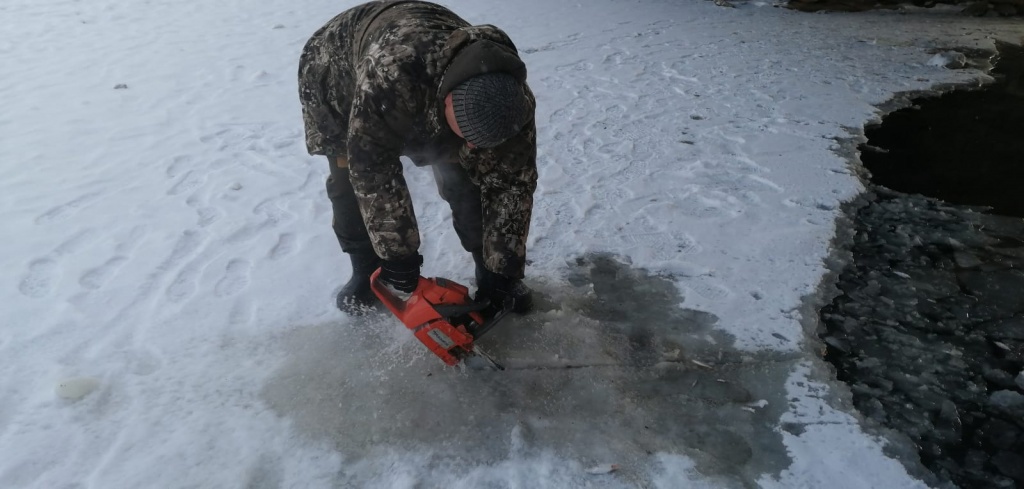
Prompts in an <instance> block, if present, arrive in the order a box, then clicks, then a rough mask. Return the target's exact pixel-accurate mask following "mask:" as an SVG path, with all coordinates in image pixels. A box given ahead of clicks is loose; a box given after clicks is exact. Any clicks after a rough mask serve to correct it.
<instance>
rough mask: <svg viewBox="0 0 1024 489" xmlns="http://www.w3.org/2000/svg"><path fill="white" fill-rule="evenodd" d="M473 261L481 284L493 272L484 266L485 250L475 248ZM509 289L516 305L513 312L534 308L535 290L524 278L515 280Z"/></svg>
mask: <svg viewBox="0 0 1024 489" xmlns="http://www.w3.org/2000/svg"><path fill="white" fill-rule="evenodd" d="M471 253H472V254H473V262H474V263H475V264H476V273H475V275H476V284H477V287H479V286H480V284H481V283H483V281H484V276H485V275H486V274H488V273H493V272H491V271H489V270H487V267H486V266H484V253H483V250H474V251H472V252H471ZM510 289H511V290H509V291H508V296H509V297H511V298H512V300H513V304H514V306H513V307H512V312H514V313H517V314H526V313H528V312H530V311H531V310H532V309H533V291H532V290H530V288H529V287H527V286H526V284H525V283H523V281H522V280H519V279H516V280H513V281H512V283H511V286H510Z"/></svg>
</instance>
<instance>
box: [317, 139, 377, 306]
mask: <svg viewBox="0 0 1024 489" xmlns="http://www.w3.org/2000/svg"><path fill="white" fill-rule="evenodd" d="M327 159H328V161H329V162H330V165H331V176H330V178H328V179H327V197H329V198H330V199H331V206H332V207H333V209H334V223H333V224H332V226H333V227H334V234H335V235H336V236H337V237H338V244H340V245H341V250H342V251H344V252H345V253H348V256H349V259H351V260H352V277H351V278H349V280H348V283H346V284H345V286H344V287H342V288H341V291H340V292H338V297H337V304H338V309H341V310H342V311H344V312H346V313H349V314H359V313H361V312H364V311H366V309H367V308H368V307H372V306H374V305H376V304H377V303H378V302H379V301H378V299H377V296H375V295H374V294H373V291H372V290H370V275H372V274H373V272H374V271H375V270H377V268H378V267H380V263H381V260H380V258H378V257H377V254H376V253H375V252H374V251H373V245H371V244H370V235H369V234H368V233H367V231H366V226H365V225H364V224H363V216H362V215H361V214H360V213H359V202H358V201H357V200H356V195H355V191H354V190H353V189H352V182H351V181H350V180H349V171H348V168H340V167H338V165H337V164H336V163H335V161H336V158H335V157H333V156H329V157H328V158H327Z"/></svg>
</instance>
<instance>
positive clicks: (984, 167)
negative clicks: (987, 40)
mask: <svg viewBox="0 0 1024 489" xmlns="http://www.w3.org/2000/svg"><path fill="white" fill-rule="evenodd" d="M1022 73H1024V49H1022V48H1020V47H1017V46H1011V45H1005V44H1002V45H1000V58H999V60H998V61H997V64H996V69H995V71H994V73H993V74H994V75H995V76H996V78H997V83H995V84H993V85H990V86H987V87H985V88H984V89H980V90H971V91H961V92H953V93H949V94H946V95H943V96H941V97H932V98H925V99H917V100H914V101H913V103H914V106H913V107H911V108H907V109H902V110H898V111H896V112H893V113H891V114H889V115H888V116H886V117H885V118H884V120H883V122H882V124H880V125H878V126H874V127H869V128H867V130H866V135H867V136H868V143H867V144H866V145H862V146H861V150H862V154H861V159H862V161H863V162H864V164H865V165H866V166H867V167H868V169H869V170H870V171H871V173H872V175H873V178H872V179H873V182H872V183H869V184H868V185H867V187H868V191H867V192H866V193H865V194H864V195H863V196H861V197H860V198H859V199H858V200H857V201H856V202H854V203H851V204H850V205H848V206H847V211H848V215H849V217H850V220H851V222H852V229H851V230H850V234H851V236H850V237H849V240H850V241H851V242H850V243H847V246H848V248H849V252H850V255H851V256H850V257H851V261H850V262H849V263H847V264H846V265H845V266H844V268H843V269H842V270H841V272H840V274H839V278H838V282H837V284H836V286H837V287H838V289H839V295H838V296H837V297H836V298H835V299H834V300H833V301H832V303H831V304H829V305H827V306H826V307H824V308H823V309H822V311H821V318H822V324H823V327H824V330H823V331H822V332H821V336H822V338H823V339H824V341H825V343H826V344H827V345H828V349H827V355H826V359H827V360H828V361H830V362H831V363H832V364H833V365H834V366H835V367H836V370H837V374H838V377H839V379H840V380H842V381H844V382H847V383H848V384H849V385H850V388H851V391H852V392H853V399H854V405H855V406H856V407H857V409H858V410H859V411H860V412H861V413H862V414H863V415H864V416H865V417H866V418H867V419H868V420H869V424H873V425H874V426H877V427H879V428H880V429H882V430H886V429H888V430H892V431H895V432H898V433H900V434H901V435H902V436H905V437H906V438H909V439H910V441H911V442H913V443H914V444H915V445H916V446H917V447H918V452H919V453H918V455H919V457H920V460H921V462H923V463H924V465H925V466H926V467H928V468H929V469H930V470H932V471H933V472H934V473H935V475H936V477H937V481H930V482H931V483H933V484H936V485H939V486H941V487H952V486H954V485H955V486H958V487H963V488H975V487H979V488H989V487H999V488H1014V487H1022V488H1024V219H1022V218H1021V216H1024V191H1022V187H1024V81H1022ZM890 189H892V190H890ZM916 194H923V195H916ZM968 206H976V207H973V208H971V207H968ZM977 206H981V207H977ZM985 208H991V211H989V212H986V209H985Z"/></svg>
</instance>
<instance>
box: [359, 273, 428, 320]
mask: <svg viewBox="0 0 1024 489" xmlns="http://www.w3.org/2000/svg"><path fill="white" fill-rule="evenodd" d="M379 275H380V268H378V269H377V270H375V271H374V272H373V273H372V274H371V275H370V290H372V291H373V293H374V294H375V295H376V296H377V298H379V299H380V301H381V302H383V303H384V305H385V306H387V308H388V309H390V310H391V312H393V313H395V314H399V313H401V312H402V311H404V310H405V306H406V305H407V304H408V301H403V300H402V299H399V298H398V297H397V296H396V295H395V294H394V293H392V292H391V291H390V290H388V288H387V287H386V286H384V284H382V283H380V280H378V278H377V277H378V276H379ZM424 282H427V279H425V278H423V277H420V278H419V282H417V284H416V290H414V291H413V293H412V295H410V296H409V297H410V298H412V297H416V292H419V291H420V289H422V288H423V287H424Z"/></svg>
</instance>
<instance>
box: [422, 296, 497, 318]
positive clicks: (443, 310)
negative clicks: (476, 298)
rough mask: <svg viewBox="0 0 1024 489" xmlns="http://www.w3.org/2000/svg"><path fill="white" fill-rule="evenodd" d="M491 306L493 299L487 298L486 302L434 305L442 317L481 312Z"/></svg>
mask: <svg viewBox="0 0 1024 489" xmlns="http://www.w3.org/2000/svg"><path fill="white" fill-rule="evenodd" d="M490 306H491V301H488V300H485V301H484V302H470V303H469V304H451V305H443V306H434V309H436V310H437V313H438V314H440V315H441V317H446V318H450V317H455V316H461V315H463V314H469V313H471V312H480V311H483V310H484V309H487V308H488V307H490Z"/></svg>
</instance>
